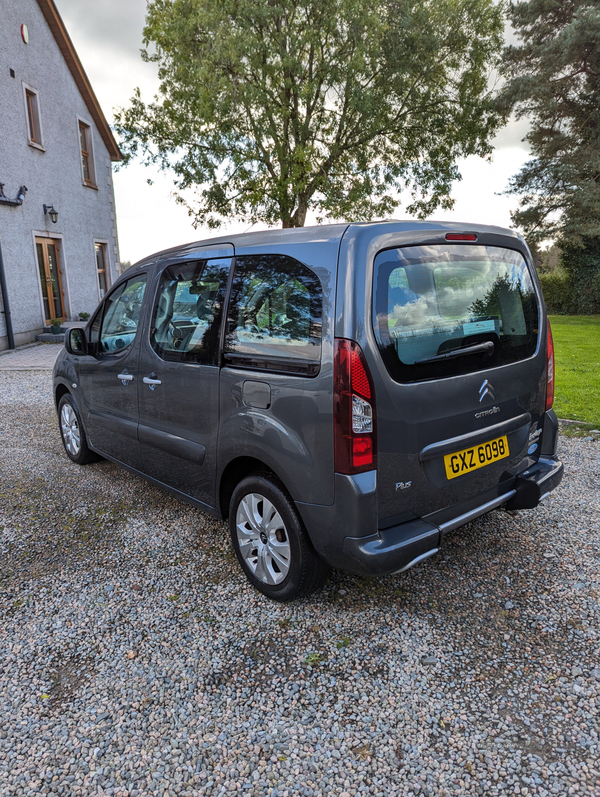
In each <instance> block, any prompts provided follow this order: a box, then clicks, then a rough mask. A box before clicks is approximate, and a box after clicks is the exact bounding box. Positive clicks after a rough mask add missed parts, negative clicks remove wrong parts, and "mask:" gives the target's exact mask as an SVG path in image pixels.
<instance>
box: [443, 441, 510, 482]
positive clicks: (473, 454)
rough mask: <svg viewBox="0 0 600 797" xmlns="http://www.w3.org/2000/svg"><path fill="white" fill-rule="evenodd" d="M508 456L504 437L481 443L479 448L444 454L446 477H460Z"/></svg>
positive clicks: (506, 442) (474, 447)
mask: <svg viewBox="0 0 600 797" xmlns="http://www.w3.org/2000/svg"><path fill="white" fill-rule="evenodd" d="M509 454H510V452H509V450H508V440H507V439H506V435H503V436H502V437H497V438H496V439H495V440H490V441H489V442H488V443H482V444H481V445H480V446H473V448H465V449H464V450H463V451H456V452H455V453H454V454H446V456H445V457H444V465H445V467H446V476H447V477H448V478H449V479H456V477H457V476H462V475H463V473H470V472H471V471H472V470H477V468H484V467H485V466H486V465H489V464H490V463H491V462H496V461H497V460H499V459H504V458H505V457H507V456H508V455H509Z"/></svg>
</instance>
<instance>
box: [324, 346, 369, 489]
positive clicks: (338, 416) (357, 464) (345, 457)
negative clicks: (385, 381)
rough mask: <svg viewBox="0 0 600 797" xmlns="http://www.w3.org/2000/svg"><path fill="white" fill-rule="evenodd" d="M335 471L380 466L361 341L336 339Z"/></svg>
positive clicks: (349, 471)
mask: <svg viewBox="0 0 600 797" xmlns="http://www.w3.org/2000/svg"><path fill="white" fill-rule="evenodd" d="M333 379H334V413H335V470H336V472H337V473H347V474H354V473H362V471H366V470H373V469H374V468H375V467H376V466H377V441H376V437H375V393H374V390H373V382H372V380H371V375H370V373H369V369H368V366H367V363H366V361H365V358H364V355H363V353H362V351H361V349H360V346H359V345H358V343H355V342H354V341H352V340H345V339H343V338H336V341H335V361H334V377H333Z"/></svg>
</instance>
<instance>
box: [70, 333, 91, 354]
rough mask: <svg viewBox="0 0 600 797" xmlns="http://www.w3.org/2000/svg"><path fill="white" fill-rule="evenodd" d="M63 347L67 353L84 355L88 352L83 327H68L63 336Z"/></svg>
mask: <svg viewBox="0 0 600 797" xmlns="http://www.w3.org/2000/svg"><path fill="white" fill-rule="evenodd" d="M65 349H66V350H67V351H68V352H69V354H77V355H84V354H87V353H88V345H87V340H86V338H85V332H84V330H83V329H79V328H77V327H75V328H73V329H70V330H69V331H68V332H67V335H66V338H65Z"/></svg>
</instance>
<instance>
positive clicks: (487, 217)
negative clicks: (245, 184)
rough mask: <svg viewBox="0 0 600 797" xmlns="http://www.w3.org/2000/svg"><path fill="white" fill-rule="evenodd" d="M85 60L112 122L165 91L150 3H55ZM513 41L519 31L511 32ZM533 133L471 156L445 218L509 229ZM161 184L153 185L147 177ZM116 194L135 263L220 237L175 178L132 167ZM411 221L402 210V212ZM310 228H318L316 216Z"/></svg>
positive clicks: (123, 244) (522, 129)
mask: <svg viewBox="0 0 600 797" xmlns="http://www.w3.org/2000/svg"><path fill="white" fill-rule="evenodd" d="M55 2H56V5H57V7H58V10H59V12H60V14H61V16H62V18H63V20H64V23H65V25H66V27H67V30H68V31H69V34H70V36H71V38H72V39H73V43H74V45H75V49H76V50H77V53H78V55H79V57H80V59H81V62H82V63H83V66H84V69H85V70H86V72H87V74H88V77H89V79H90V81H91V83H92V86H93V88H94V91H95V93H96V95H97V97H98V100H99V102H100V105H101V106H102V109H103V111H104V113H105V115H106V118H107V119H108V121H109V122H110V123H112V121H113V110H114V109H115V108H117V107H123V106H127V105H128V104H129V99H130V97H131V96H132V94H133V90H134V88H135V87H136V86H139V87H140V89H141V91H142V96H143V97H144V98H145V99H150V97H151V96H152V95H153V94H155V93H156V91H157V89H158V77H157V69H156V65H154V64H147V63H144V62H143V61H142V59H141V57H140V49H141V48H142V47H143V42H142V32H143V27H144V21H145V15H146V2H145V0H55ZM507 35H508V37H509V40H510V41H511V43H514V42H515V38H514V34H512V33H510V31H507ZM527 131H528V124H527V122H526V121H523V120H522V121H519V122H516V121H514V120H512V121H511V122H510V124H509V125H507V127H505V128H504V129H503V130H501V131H500V133H499V134H498V135H497V136H496V138H495V140H494V146H495V152H494V154H493V158H492V163H491V164H490V163H487V162H484V161H483V160H482V159H480V158H467V159H465V160H462V161H461V162H460V163H459V164H458V166H459V169H460V171H461V173H462V176H463V179H462V180H461V181H459V182H457V183H455V185H454V187H453V190H452V195H453V197H454V198H455V199H456V204H455V207H454V209H453V210H452V211H437V212H436V213H435V214H434V217H435V218H438V219H452V220H462V221H465V222H467V223H468V222H471V223H474V222H480V223H484V224H498V225H501V226H508V225H509V223H510V216H509V211H510V210H512V209H514V208H515V207H516V205H517V200H516V199H515V198H514V197H510V198H509V197H504V196H497V195H496V193H495V192H501V191H502V190H504V188H505V187H506V185H507V183H508V179H509V177H510V176H511V175H512V174H515V173H516V172H517V171H518V170H519V169H520V167H521V166H522V164H523V163H524V161H525V160H526V159H527V156H528V147H527V145H526V144H524V143H523V142H522V139H523V137H524V136H525V135H526V133H527ZM148 178H150V179H151V180H153V181H154V185H152V186H150V185H148V184H147V179H148ZM114 183H115V196H116V203H117V218H118V230H119V244H120V249H121V259H122V260H131V261H132V262H134V261H135V260H138V259H139V258H141V257H143V256H145V255H148V254H150V253H151V252H152V251H156V250H159V249H164V248H167V247H170V246H175V245H177V244H179V243H183V242H185V241H194V240H199V239H202V238H208V237H212V236H214V235H215V233H214V232H213V231H210V230H208V229H200V228H199V229H198V230H195V229H194V227H193V226H192V223H191V219H190V217H189V216H188V214H187V211H186V210H185V208H184V207H182V206H181V205H178V204H176V203H175V200H174V199H173V197H172V192H173V188H174V186H173V181H172V178H171V176H170V175H168V174H164V173H160V172H158V171H157V170H156V169H152V168H145V167H143V166H142V165H141V164H139V163H137V164H132V165H131V166H129V167H128V168H126V169H122V170H121V171H120V172H118V173H117V174H115V177H114ZM394 215H395V216H396V217H401V216H403V215H404V214H403V212H402V207H400V208H399V210H398V212H396V214H394ZM307 223H309V224H314V223H315V216H314V214H312V213H309V215H308V219H307ZM246 228H247V225H245V224H240V223H236V222H232V223H230V224H228V225H227V227H226V231H227V232H228V233H231V234H233V233H235V232H241V231H243V230H244V229H246Z"/></svg>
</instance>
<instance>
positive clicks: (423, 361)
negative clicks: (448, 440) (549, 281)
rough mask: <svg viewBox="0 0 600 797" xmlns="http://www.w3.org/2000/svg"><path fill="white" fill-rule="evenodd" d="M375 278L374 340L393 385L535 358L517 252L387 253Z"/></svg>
mask: <svg viewBox="0 0 600 797" xmlns="http://www.w3.org/2000/svg"><path fill="white" fill-rule="evenodd" d="M374 274H375V291H374V314H373V317H374V326H375V334H376V336H377V340H378V343H379V347H380V350H381V353H382V356H383V358H384V361H385V363H386V366H387V368H388V371H389V372H390V374H391V376H392V377H393V378H394V379H395V380H396V381H400V382H415V381H420V380H423V379H434V378H439V377H443V376H452V375H454V374H462V373H469V372H472V371H478V370H483V369H485V368H493V367H495V366H498V365H505V364H507V363H511V362H516V361H518V360H522V359H525V358H527V357H531V356H532V355H533V353H534V352H535V349H536V345H537V336H538V304H537V299H536V295H535V290H534V287H533V281H532V279H531V275H530V274H529V270H528V267H527V264H526V262H525V260H524V258H523V255H522V254H520V253H519V252H516V251H514V250H512V249H504V248H501V247H496V246H481V245H476V244H474V245H466V244H456V245H451V244H448V245H436V246H412V247H404V248H401V249H387V250H385V251H383V252H380V253H379V254H378V255H377V257H376V258H375V272H374Z"/></svg>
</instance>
